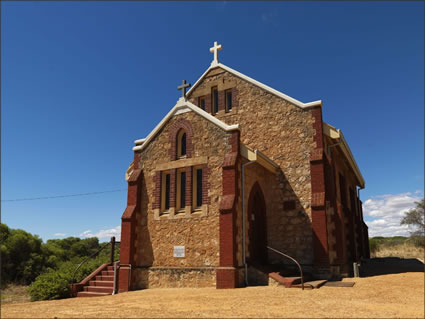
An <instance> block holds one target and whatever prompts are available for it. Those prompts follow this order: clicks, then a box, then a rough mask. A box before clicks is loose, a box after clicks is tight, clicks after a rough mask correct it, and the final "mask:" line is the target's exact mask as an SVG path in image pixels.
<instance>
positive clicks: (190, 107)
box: [133, 98, 239, 151]
mask: <svg viewBox="0 0 425 319" xmlns="http://www.w3.org/2000/svg"><path fill="white" fill-rule="evenodd" d="M186 112H195V113H197V114H199V115H200V116H202V117H203V118H205V119H206V120H208V121H210V122H212V123H214V124H215V125H217V126H218V127H220V128H221V129H223V130H225V131H226V132H229V131H234V130H239V124H234V125H227V124H226V123H224V122H222V121H220V120H218V119H217V118H215V117H214V116H212V115H211V114H209V113H207V112H205V111H203V110H202V109H201V108H200V107H198V106H196V105H194V104H192V103H190V102H189V101H185V100H184V99H183V98H180V99H179V100H178V101H177V104H176V105H175V106H174V107H173V108H172V109H171V111H170V112H168V114H167V115H166V116H165V117H164V118H163V119H162V120H161V122H159V123H158V125H157V126H156V127H155V128H154V129H153V130H152V132H150V133H149V135H148V136H147V137H146V138H143V139H139V140H136V141H134V143H135V144H136V146H134V147H133V151H141V150H143V149H144V148H145V147H146V146H147V145H148V144H149V143H150V141H151V140H152V139H153V138H154V137H155V135H156V133H158V131H159V130H160V129H161V128H162V127H163V126H164V125H165V123H167V122H168V120H169V119H170V118H171V117H173V116H174V115H177V114H181V113H186Z"/></svg>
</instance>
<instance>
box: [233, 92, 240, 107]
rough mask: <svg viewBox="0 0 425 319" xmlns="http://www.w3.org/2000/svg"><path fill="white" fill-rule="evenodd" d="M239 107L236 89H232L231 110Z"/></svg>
mask: <svg viewBox="0 0 425 319" xmlns="http://www.w3.org/2000/svg"><path fill="white" fill-rule="evenodd" d="M238 106H239V99H238V89H237V88H236V87H233V88H232V109H233V108H235V107H238Z"/></svg>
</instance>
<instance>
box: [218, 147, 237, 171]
mask: <svg viewBox="0 0 425 319" xmlns="http://www.w3.org/2000/svg"><path fill="white" fill-rule="evenodd" d="M237 159H238V153H237V152H233V150H232V153H228V154H226V155H224V160H223V164H222V167H225V168H233V167H235V165H236V161H237Z"/></svg>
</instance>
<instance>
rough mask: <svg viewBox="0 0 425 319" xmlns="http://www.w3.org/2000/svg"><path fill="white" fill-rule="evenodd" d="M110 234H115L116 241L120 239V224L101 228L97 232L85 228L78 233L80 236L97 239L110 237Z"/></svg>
mask: <svg viewBox="0 0 425 319" xmlns="http://www.w3.org/2000/svg"><path fill="white" fill-rule="evenodd" d="M105 228H106V227H105ZM112 236H115V240H117V241H120V240H121V226H116V227H114V228H110V229H102V230H99V231H98V232H97V233H93V232H92V231H91V230H86V231H84V232H82V233H81V234H80V237H85V238H89V237H97V238H99V239H110V238H111V237H112Z"/></svg>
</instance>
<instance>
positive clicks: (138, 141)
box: [134, 138, 146, 145]
mask: <svg viewBox="0 0 425 319" xmlns="http://www.w3.org/2000/svg"><path fill="white" fill-rule="evenodd" d="M145 141H146V139H145V138H141V139H139V140H135V141H134V144H136V145H140V144H143V143H144V142H145Z"/></svg>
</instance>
